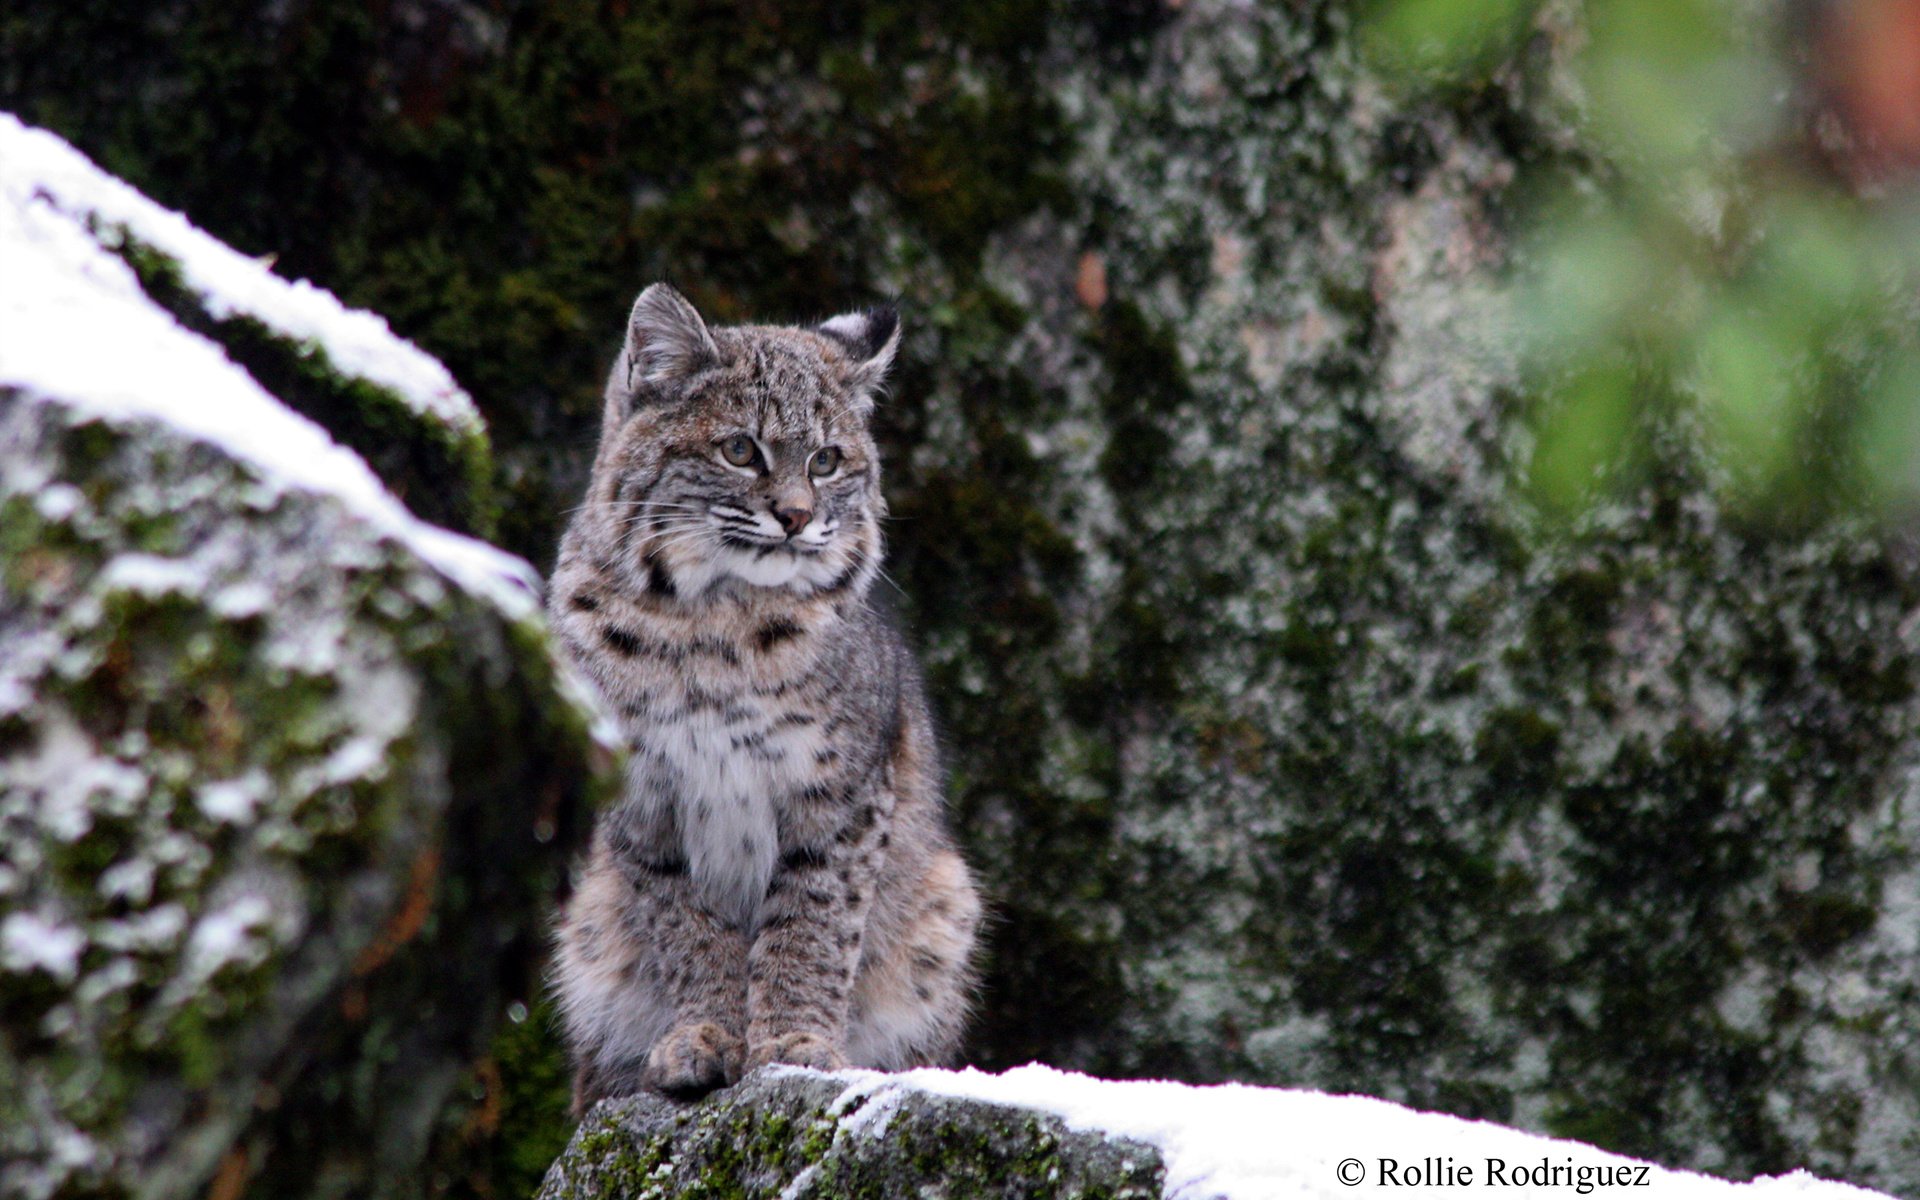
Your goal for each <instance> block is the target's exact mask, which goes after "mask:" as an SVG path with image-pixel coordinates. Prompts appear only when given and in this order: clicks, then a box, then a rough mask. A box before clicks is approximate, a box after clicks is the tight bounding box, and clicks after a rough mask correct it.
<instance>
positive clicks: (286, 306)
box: [0, 112, 485, 434]
mask: <svg viewBox="0 0 1920 1200" xmlns="http://www.w3.org/2000/svg"><path fill="white" fill-rule="evenodd" d="M0 191H3V193H4V196H5V199H6V201H7V202H9V203H17V202H20V201H22V200H24V199H26V198H28V197H30V196H35V197H38V198H40V199H41V200H42V201H43V202H45V203H47V204H50V205H52V206H53V207H54V208H56V209H58V210H60V211H61V212H64V213H66V214H68V215H69V216H71V217H74V218H77V219H79V220H81V221H84V220H86V219H87V218H88V217H92V218H94V219H95V220H97V221H98V222H99V223H100V224H101V225H103V226H114V225H124V226H125V227H126V228H127V231H128V232H129V233H131V234H132V235H133V236H134V237H135V238H138V239H139V240H140V241H142V242H145V243H146V244H147V245H149V246H152V247H153V248H155V249H156V250H159V251H160V252H161V253H163V254H165V255H167V256H168V257H169V258H172V259H174V260H175V261H176V262H177V263H178V264H179V267H180V275H181V280H182V281H183V282H184V283H185V284H186V285H187V287H189V288H191V289H192V290H193V291H194V292H195V293H197V294H198V295H199V296H200V299H201V303H203V304H204V305H205V306H206V308H207V311H208V312H210V313H211V314H213V316H214V317H215V318H217V319H225V318H227V317H230V316H233V315H235V314H240V315H245V316H251V317H253V318H255V319H256V320H259V321H261V322H262V323H264V324H266V325H267V326H268V327H269V328H272V329H275V330H278V331H279V332H281V333H283V334H285V335H287V336H288V337H290V338H292V339H294V340H296V341H301V342H309V343H312V344H313V345H316V346H319V347H320V348H321V349H323V350H325V351H326V354H327V358H328V360H329V362H330V364H331V366H332V367H333V369H334V370H336V371H338V372H340V373H341V374H343V375H347V376H351V377H355V378H359V379H364V380H367V381H368V382H369V383H373V384H377V385H379V386H380V387H383V388H386V389H387V390H389V391H391V392H393V393H394V394H395V395H397V396H399V397H400V398H401V399H402V400H403V401H405V402H406V403H407V404H408V405H410V406H411V407H412V408H413V409H414V410H415V411H416V412H419V413H421V414H423V415H425V416H428V417H430V418H433V419H435V420H438V421H440V422H441V423H443V424H445V425H447V426H450V427H451V428H452V429H454V430H455V431H456V432H458V433H461V434H473V433H480V432H483V431H484V429H485V426H484V425H483V424H482V422H481V420H480V414H479V412H478V410H476V409H475V408H474V406H473V401H472V400H471V399H470V398H468V396H467V394H466V393H465V392H464V391H462V390H461V389H460V386H459V385H458V384H457V383H455V382H454V380H453V376H452V375H450V374H448V372H447V369H446V367H445V366H443V365H441V363H440V361H439V360H438V359H436V358H434V357H433V356H432V355H429V354H427V353H426V352H425V351H423V350H421V349H420V348H419V347H417V346H415V345H414V344H413V343H411V342H409V341H406V340H404V339H403V338H400V337H399V336H397V335H396V334H394V332H393V331H392V330H391V329H389V328H388V327H387V323H386V321H385V320H383V319H381V318H380V317H378V316H375V315H374V314H373V313H370V312H364V311H361V310H359V309H350V308H348V307H346V306H345V305H343V304H341V303H340V301H339V300H338V299H336V298H335V297H334V295H333V294H332V293H331V292H328V291H326V290H325V289H323V288H318V287H315V286H314V285H313V284H311V283H308V282H307V281H306V280H304V279H302V280H298V281H294V282H288V281H287V280H285V279H282V278H281V277H280V276H278V275H275V274H274V273H273V272H272V271H270V270H268V269H267V267H266V265H265V264H264V263H261V262H259V261H257V260H255V259H251V258H248V257H247V256H246V255H244V254H242V253H240V252H239V251H238V250H235V249H234V248H233V247H231V246H229V245H227V244H226V243H225V242H222V241H220V240H219V239H218V238H215V237H213V236H212V235H210V234H207V233H204V232H202V231H201V230H200V229H198V228H196V227H195V226H194V225H193V224H192V223H191V222H190V221H188V220H187V219H186V217H184V216H182V215H181V214H179V213H177V212H174V211H173V210H171V209H167V208H163V207H161V206H160V205H159V204H156V203H154V202H153V201H152V200H149V199H148V198H147V197H146V196H144V195H142V194H141V193H140V192H139V191H138V190H137V189H135V188H134V187H132V186H131V185H130V184H128V183H126V182H124V181H123V180H120V179H117V178H115V177H114V176H112V175H109V174H108V173H106V172H105V171H102V170H101V169H100V168H99V167H97V166H95V165H94V164H93V162H92V161H90V160H89V159H88V158H87V157H86V156H85V155H84V154H82V153H80V152H79V151H78V150H76V149H74V148H73V147H72V146H71V145H69V144H67V143H66V142H65V141H62V140H61V139H60V138H59V137H58V136H56V135H54V134H52V133H49V132H48V131H46V130H44V129H35V128H32V127H30V126H27V125H25V124H23V123H22V122H21V121H20V120H19V118H17V117H15V116H13V115H12V114H11V113H4V112H0Z"/></svg>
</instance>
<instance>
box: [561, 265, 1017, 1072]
mask: <svg viewBox="0 0 1920 1200" xmlns="http://www.w3.org/2000/svg"><path fill="white" fill-rule="evenodd" d="M898 339H899V324H898V320H897V319H896V318H895V316H894V315H893V313H892V312H891V311H890V310H886V309H879V310H871V311H868V312H865V313H856V314H849V315H847V316H842V317H836V318H835V319H833V320H831V321H828V322H826V323H825V324H823V325H820V326H817V327H814V328H811V329H807V328H788V327H769V326H741V327H735V328H710V327H709V326H708V325H707V324H706V323H705V322H704V321H703V320H702V319H701V317H700V315H699V313H698V312H696V311H695V310H694V308H693V306H692V305H690V304H689V303H688V302H687V301H686V300H685V299H684V298H683V297H681V296H680V295H679V294H678V293H677V292H675V291H673V290H672V289H671V288H669V287H666V286H665V285H663V284H655V285H653V286H652V287H649V288H648V289H647V290H646V291H644V292H642V293H641V295H640V298H639V300H638V301H637V302H636V303H635V305H634V308H633V315H632V318H631V320H630V322H629V328H628V333H627V339H626V344H625V346H624V347H623V348H622V350H621V353H620V355H619V357H618V359H617V360H616V361H615V363H614V367H613V371H612V374H611V376H610V377H609V379H608V383H607V393H606V409H605V415H604V418H603V422H602V428H601V440H600V449H599V453H598V455H597V457H596V458H595V461H594V468H593V476H592V479H591V481H590V483H589V485H588V489H587V496H586V502H585V504H584V505H583V506H582V507H581V508H580V510H579V511H578V513H577V514H576V515H575V517H574V519H573V522H572V524H571V526H570V527H569V528H568V530H567V533H566V537H565V539H564V540H563V541H562V543H561V550H560V559H559V564H558V566H557V568H556V569H555V573H554V578H553V583H552V595H551V598H550V601H549V607H550V609H551V612H552V616H553V621H554V624H555V626H556V628H557V629H558V631H559V633H560V637H561V640H562V643H563V645H564V646H565V648H566V651H567V653H568V654H569V655H570V656H571V657H572V659H573V660H574V662H575V663H576V664H578V665H579V666H580V668H582V670H584V671H585V673H586V674H587V675H589V676H590V677H591V678H592V679H593V680H594V681H595V682H596V683H597V684H598V685H599V687H600V689H601V690H602V692H603V693H604V695H605V696H606V698H607V699H608V701H609V702H610V703H611V704H612V705H613V706H614V708H615V710H616V711H617V712H618V713H619V716H620V720H621V722H622V725H623V727H624V731H625V733H626V735H627V737H628V739H629V740H630V742H631V744H632V748H633V756H632V759H631V766H630V769H629V775H628V780H627V786H626V791H625V795H624V797H623V799H622V801H621V802H620V804H619V805H618V806H617V807H615V808H613V809H612V810H610V811H608V812H607V813H605V814H604V815H603V816H602V817H601V820H600V823H599V825H598V827H597V829H596V830H595V834H594V840H593V846H592V849H591V851H590V854H589V857H588V860H587V862H586V865H585V868H584V871H583V873H582V875H581V877H580V879H579V881H578V887H577V888H576V890H575V893H574V896H573V898H572V899H571V901H570V902H569V903H568V905H567V908H566V911H565V913H564V914H563V916H562V919H561V923H560V929H559V947H558V954H557V956H556V967H555V973H554V983H555V990H556V993H557V995H558V997H559V1001H560V1010H561V1013H562V1016H563V1019H564V1023H565V1029H566V1035H567V1041H568V1044H569V1046H570V1048H571V1051H572V1054H573V1057H574V1060H575V1064H576V1072H577V1073H576V1076H575V1086H574V1101H575V1105H576V1107H579V1108H584V1107H586V1106H587V1105H590V1104H591V1103H592V1102H593V1101H594V1100H596V1099H598V1098H599V1097H601V1096H607V1095H618V1094H623V1093H626V1092H632V1091H636V1090H639V1089H641V1088H651V1089H654V1090H657V1091H664V1092H670V1093H698V1092H702V1091H705V1090H707V1089H710V1088H713V1087H716V1086H719V1085H721V1084H723V1083H728V1082H731V1081H733V1080H734V1079H737V1078H738V1077H739V1076H740V1075H741V1073H742V1072H744V1071H745V1070H747V1069H748V1068H750V1067H752V1066H755V1065H758V1064H761V1063H766V1062H788V1063H799V1064H802V1065H808V1066H817V1067H837V1066H843V1065H857V1066H867V1067H878V1068H882V1069H898V1068H901V1067H906V1066H912V1065H918V1064H925V1063H931V1062H937V1061H941V1060H944V1059H947V1058H948V1057H949V1056H951V1055H952V1053H953V1052H954V1050H955V1049H956V1047H957V1043H958V1040H959V1035H960V1030H961V1025H962V1021H963V1019H964V1016H965V1013H966V1008H967V1004H968V1000H969V997H970V995H971V993H972V989H973V982H974V977H973V970H972V965H971V960H972V957H973V953H974V941H975V934H976V931H977V928H978V925H979V919H980V902H979V898H978V896H977V893H976V892H975V889H974V885H973V881H972V878H971V876H970V875H969V873H968V871H967V867H966V865H965V863H964V862H962V860H961V859H960V856H959V855H958V853H957V852H956V851H955V849H954V846H953V841H952V838H951V836H950V835H949V833H948V831H947V828H946V824H945V819H944V817H943V814H942V797H941V772H940V765H939V762H938V759H937V755H936V753H935V746H934V741H933V737H932V733H931V725H930V722H929V720H928V713H927V707H926V701H925V698H924V694H923V690H922V687H921V684H920V681H919V676H918V672H917V668H916V665H915V663H914V662H913V660H912V657H911V655H910V654H909V653H908V652H907V650H906V648H905V645H904V643H903V642H902V640H901V638H900V635H899V633H898V632H897V631H896V630H895V629H894V628H893V627H892V626H891V625H890V624H889V623H888V621H887V620H886V619H885V618H884V617H883V616H882V615H881V614H880V612H879V611H878V610H877V609H876V608H875V607H874V606H873V605H872V604H871V603H870V602H869V599H868V591H869V589H870V588H871V586H872V584H873V581H874V578H875V576H876V575H877V573H878V571H879V567H880V555H881V535H880V519H881V517H882V516H883V515H884V513H885V502H884V500H883V498H882V496H881V492H880V462H879V456H878V453H877V451H876V448H875V446H874V442H873V438H872V436H871V434H870V433H869V431H868V427H867V420H868V416H869V414H870V413H871V411H872V408H873V402H874V395H875V392H876V391H877V390H878V388H879V387H880V385H881V383H882V382H883V380H884V377H885V374H886V371H887V368H888V366H889V365H890V363H891V361H892V358H893V354H894V349H895V346H896V345H897V343H898ZM740 439H745V441H744V442H743V441H741V440H740ZM749 444H750V446H751V451H752V453H751V456H750V458H749V460H748V461H747V462H745V463H744V464H743V463H741V462H739V461H737V460H738V459H739V458H740V456H741V455H740V452H741V451H742V450H743V448H745V447H746V446H748V445H749ZM823 452H826V453H824V454H823ZM828 459H831V460H832V461H831V463H830V468H829V469H827V470H821V469H820V468H821V466H822V465H823V464H825V463H827V460H828Z"/></svg>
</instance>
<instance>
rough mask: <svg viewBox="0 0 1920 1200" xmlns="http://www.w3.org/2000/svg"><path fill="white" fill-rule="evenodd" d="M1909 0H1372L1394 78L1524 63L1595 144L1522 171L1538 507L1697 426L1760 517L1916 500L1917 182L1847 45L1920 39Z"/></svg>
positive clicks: (1727, 481)
mask: <svg viewBox="0 0 1920 1200" xmlns="http://www.w3.org/2000/svg"><path fill="white" fill-rule="evenodd" d="M1913 8H1914V6H1912V5H1911V4H1906V3H1903V2H1902V0H1843V2H1841V3H1837V4H1830V5H1825V6H1814V5H1804V4H1803V5H1796V4H1793V3H1770V4H1732V3H1726V2H1724V0H1587V2H1586V3H1584V4H1581V5H1578V6H1575V5H1570V4H1559V3H1545V4H1543V3H1541V2H1540V0H1387V2H1386V3H1382V4H1377V5H1375V6H1373V8H1372V10H1371V12H1370V13H1369V17H1368V21H1367V24H1366V26H1365V41H1366V43H1367V45H1368V46H1369V48H1370V50H1371V51H1372V54H1373V57H1374V60H1375V62H1376V65H1378V66H1380V67H1381V68H1383V70H1384V72H1385V73H1386V75H1387V76H1388V77H1389V78H1391V79H1395V80H1398V81H1400V82H1401V83H1403V84H1408V85H1411V86H1413V87H1416V88H1434V89H1440V90H1443V91H1444V90H1464V91H1468V92H1471V91H1474V90H1476V89H1482V88H1487V87H1492V86H1500V85H1501V83H1502V80H1501V76H1502V74H1503V73H1505V74H1507V75H1509V76H1511V75H1512V74H1513V73H1515V72H1518V71H1522V70H1533V71H1535V72H1536V73H1537V74H1540V75H1542V76H1544V77H1545V83H1544V86H1542V87H1540V88H1539V91H1538V96H1539V97H1540V99H1541V100H1542V101H1543V102H1544V105H1545V106H1546V107H1547V108H1549V109H1551V110H1552V112H1551V114H1550V119H1555V120H1558V121H1559V122H1560V123H1561V126H1562V129H1563V131H1564V133H1565V135H1566V137H1567V140H1568V141H1569V142H1570V143H1571V144H1572V145H1573V146H1574V147H1577V150H1576V153H1577V154H1578V155H1580V156H1581V158H1582V160H1583V164H1584V165H1585V166H1586V167H1588V168H1590V169H1585V170H1582V171H1580V172H1579V173H1578V176H1577V180H1569V179H1568V178H1566V177H1557V178H1556V177H1549V174H1550V173H1549V171H1547V170H1542V171H1540V172H1537V173H1536V174H1537V177H1536V178H1533V179H1531V180H1523V186H1522V191H1521V194H1522V195H1523V196H1525V197H1526V199H1525V200H1524V201H1523V203H1522V206H1521V221H1522V224H1523V227H1524V228H1523V233H1522V237H1521V239H1520V241H1519V244H1518V247H1517V249H1516V252H1515V260H1514V265H1515V266H1516V267H1517V268H1518V271H1517V275H1518V279H1519V292H1518V296H1517V304H1516V312H1517V314H1518V321H1519V326H1520V332H1521V333H1522V335H1523V341H1524V346H1525V353H1526V359H1527V365H1528V368H1529V379H1530V389H1529V390H1530V392H1531V394H1532V396H1533V398H1534V410H1533V417H1534V420H1533V422H1532V424H1533V429H1534V431H1535V435H1536V439H1537V440H1536V442H1535V444H1534V447H1533V451H1532V455H1531V473H1530V483H1531V485H1532V490H1533V492H1534V494H1535V495H1536V497H1537V498H1538V499H1540V500H1541V501H1542V502H1543V503H1545V504H1546V505H1547V506H1548V507H1550V508H1554V509H1558V510H1561V511H1563V512H1570V511H1578V510H1580V509H1581V508H1583V507H1584V506H1585V505H1586V504H1588V503H1589V502H1591V501H1593V500H1594V499H1596V498H1598V497H1600V496H1603V495H1606V494H1612V493H1616V492H1618V491H1619V490H1620V489H1622V488H1626V487H1631V486H1632V485H1633V484H1634V483H1635V482H1636V481H1637V480H1639V479H1640V478H1642V477H1643V476H1644V475H1645V473H1646V472H1647V471H1649V470H1657V469H1659V468H1660V465H1661V464H1662V463H1663V462H1669V461H1670V460H1671V459H1672V457H1673V456H1674V455H1676V454H1693V453H1697V452H1699V451H1700V450H1704V452H1705V457H1706V460H1707V465H1708V467H1709V471H1710V474H1711V475H1712V476H1713V477H1714V478H1716V479H1717V480H1718V481H1719V484H1720V486H1721V488H1722V490H1723V492H1724V494H1725V497H1726V498H1727V499H1728V500H1730V501H1731V502H1732V503H1734V504H1735V505H1736V507H1739V508H1741V509H1742V510H1744V511H1746V512H1747V513H1748V514H1749V515H1750V516H1764V517H1765V518H1767V519H1770V520H1776V521H1783V522H1787V523H1795V522H1800V521H1804V520H1808V519H1817V518H1818V517H1820V516H1823V515H1831V514H1833V513H1835V512H1839V511H1847V510H1856V509H1860V508H1863V507H1864V508H1869V509H1876V510H1880V511H1893V512H1903V511H1906V510H1908V509H1910V508H1911V507H1912V506H1914V505H1915V504H1916V503H1920V346H1917V345H1916V340H1915V337H1914V328H1915V324H1914V319H1913V318H1914V307H1913V298H1914V296H1915V295H1916V292H1915V287H1914V285H1915V283H1916V282H1920V238H1916V236H1915V235H1916V234H1920V205H1916V203H1915V201H1916V199H1917V198H1920V197H1916V195H1915V192H1914V191H1913V189H1912V188H1910V187H1908V186H1905V184H1906V182H1907V180H1906V178H1905V167H1906V166H1908V165H1910V164H1905V163H1903V162H1901V161H1900V151H1901V150H1902V147H1900V146H1898V145H1894V146H1889V145H1887V144H1885V143H1886V141H1887V135H1888V134H1892V135H1895V136H1896V137H1897V135H1898V134H1899V132H1900V124H1901V122H1902V121H1903V120H1905V119H1907V117H1908V114H1907V113H1905V112H1902V111H1897V110H1898V109H1900V107H1901V104H1902V101H1901V100H1900V99H1899V98H1897V97H1894V98H1889V97H1888V96H1886V95H1884V94H1873V93H1871V92H1870V91H1869V90H1867V89H1863V88H1861V87H1859V86H1858V82H1859V80H1861V79H1862V78H1870V77H1872V75H1873V73H1874V72H1875V71H1876V70H1884V69H1885V68H1886V67H1887V66H1888V65H1889V64H1886V63H1873V62H1860V61H1858V59H1859V58H1860V56H1862V55H1863V54H1864V55H1878V56H1881V57H1884V56H1886V55H1888V54H1892V55H1894V56H1896V57H1897V56H1899V55H1902V54H1906V53H1908V52H1909V48H1908V47H1907V46H1905V45H1903V44H1901V43H1900V42H1899V41H1898V35H1900V34H1901V33H1903V32H1908V30H1907V28H1906V26H1907V25H1908V24H1909V23H1910V22H1911V21H1912V20H1913V19H1914V18H1913ZM1868 39H1877V40H1878V42H1879V45H1877V46H1875V45H1869V44H1865V43H1866V42H1867V40H1868ZM1889 39H1892V40H1891V41H1889ZM1530 50H1531V51H1537V52H1536V53H1531V54H1529V51H1530ZM1911 52H1912V54H1913V55H1914V58H1913V59H1912V61H1911V62H1909V63H1907V64H1906V65H1908V66H1910V67H1915V68H1917V69H1920V45H1916V46H1914V47H1912V50H1911ZM1892 66H1893V67H1894V69H1895V70H1896V71H1897V70H1898V69H1899V66H1900V64H1899V63H1897V62H1896V63H1894V64H1892ZM1505 82H1508V83H1511V79H1510V78H1509V79H1507V80H1506V81H1505ZM1911 102H1913V103H1920V97H1916V98H1914V99H1913V100H1912V101H1911ZM1676 434H1685V435H1687V436H1675V435H1676ZM1696 435H1697V436H1696Z"/></svg>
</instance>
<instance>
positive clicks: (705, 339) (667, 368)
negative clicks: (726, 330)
mask: <svg viewBox="0 0 1920 1200" xmlns="http://www.w3.org/2000/svg"><path fill="white" fill-rule="evenodd" d="M621 360H622V365H624V366H625V367H626V378H625V379H624V380H620V381H618V382H623V383H625V384H626V385H627V387H628V389H629V390H630V391H631V392H638V391H640V389H641V388H642V387H644V386H647V385H652V386H655V387H658V386H660V385H662V384H669V383H674V382H676V381H678V380H682V379H685V378H687V377H688V376H689V375H692V374H693V373H694V372H696V371H698V370H700V369H701V368H702V367H706V366H710V365H712V364H713V363H716V362H719V361H720V350H719V348H718V347H717V346H715V345H714V344H713V335H712V334H711V333H708V332H707V323H706V322H705V321H703V320H701V319H700V314H699V312H697V311H696V310H695V309H694V307H693V305H692V304H690V303H688V302H687V298H686V297H685V296H682V295H681V294H680V293H679V292H676V291H674V290H673V289H672V288H671V287H668V286H667V285H666V284H664V283H656V284H652V285H650V286H648V288H647V289H646V290H645V291H643V292H641V293H640V298H639V299H637V300H635V301H634V302H633V315H632V316H630V317H628V318H627V344H626V349H625V352H624V353H623V354H622V355H621Z"/></svg>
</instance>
